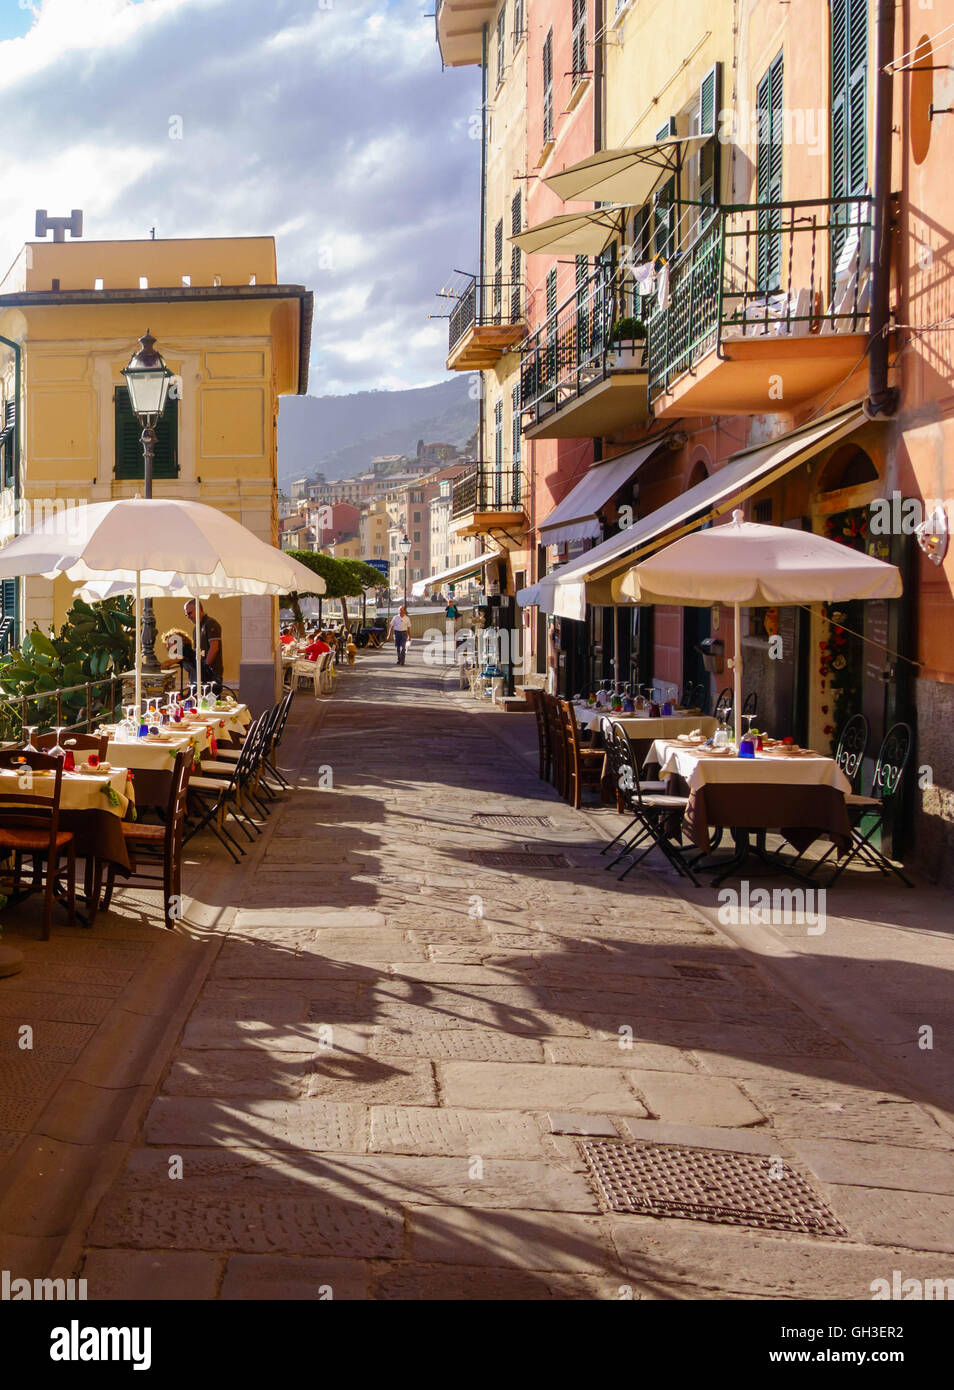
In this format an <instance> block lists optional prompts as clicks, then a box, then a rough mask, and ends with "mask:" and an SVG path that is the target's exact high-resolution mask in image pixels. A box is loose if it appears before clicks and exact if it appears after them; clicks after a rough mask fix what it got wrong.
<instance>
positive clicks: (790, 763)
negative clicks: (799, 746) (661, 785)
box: [646, 739, 851, 794]
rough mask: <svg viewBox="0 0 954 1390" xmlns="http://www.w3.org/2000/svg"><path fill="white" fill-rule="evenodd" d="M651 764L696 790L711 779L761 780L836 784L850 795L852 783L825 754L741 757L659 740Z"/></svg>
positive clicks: (806, 785)
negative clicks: (822, 755) (701, 750)
mask: <svg viewBox="0 0 954 1390" xmlns="http://www.w3.org/2000/svg"><path fill="white" fill-rule="evenodd" d="M646 762H647V764H648V763H658V765H659V771H660V775H661V776H662V777H668V776H670V775H671V774H672V773H676V774H678V776H680V777H681V778H683V780H684V781H685V782H686V783H688V786H689V790H690V791H691V792H692V791H696V790H697V789H698V788H699V787H702V786H704V785H705V784H706V783H710V782H736V783H738V782H759V783H766V782H769V783H778V784H780V785H785V784H786V783H787V784H788V785H796V786H802V787H808V786H818V787H834V788H835V789H836V791H840V792H844V793H845V794H847V793H848V792H850V791H851V783H850V782H849V780H848V778H847V777H846V776H845V774H844V773H843V772H842V770H841V768H840V767H839V766H838V764H837V763H836V762H835V760H834V758H823V757H821V756H810V757H809V756H800V755H797V754H796V755H793V756H792V757H771V756H766V755H765V754H761V755H760V754H756V756H755V757H754V758H739V757H734V756H732V755H731V754H725V753H722V754H716V755H714V756H708V757H707V756H705V755H704V754H700V753H699V752H698V751H697V750H696V749H693V748H687V747H685V745H683V744H679V743H671V742H669V741H668V740H667V739H657V740H656V742H655V743H654V744H653V746H652V748H650V750H649V753H648V755H647V757H646Z"/></svg>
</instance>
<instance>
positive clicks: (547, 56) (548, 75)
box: [543, 29, 553, 145]
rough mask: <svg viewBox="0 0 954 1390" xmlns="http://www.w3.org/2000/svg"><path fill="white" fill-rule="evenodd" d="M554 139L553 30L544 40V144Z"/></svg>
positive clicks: (549, 31)
mask: <svg viewBox="0 0 954 1390" xmlns="http://www.w3.org/2000/svg"><path fill="white" fill-rule="evenodd" d="M552 139H553V30H552V29H549V30H548V31H547V36H546V38H545V39H544V40H543V143H544V144H545V145H548V144H549V143H550V141H551V140H552Z"/></svg>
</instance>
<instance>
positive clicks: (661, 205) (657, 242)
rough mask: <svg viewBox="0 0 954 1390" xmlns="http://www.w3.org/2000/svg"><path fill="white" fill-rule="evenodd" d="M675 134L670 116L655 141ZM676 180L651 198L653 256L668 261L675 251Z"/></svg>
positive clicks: (671, 180) (669, 181)
mask: <svg viewBox="0 0 954 1390" xmlns="http://www.w3.org/2000/svg"><path fill="white" fill-rule="evenodd" d="M675 133H676V121H675V117H673V116H670V118H669V120H668V121H667V122H666V124H665V125H664V126H663V128H662V129H661V130H660V131H658V132H657V135H656V139H657V140H669V139H670V138H671V137H672V136H674V135H675ZM675 204H676V180H675V178H671V179H667V180H666V182H665V183H664V184H663V185H662V187H661V188H660V189H659V190H658V192H657V193H656V194H655V196H654V197H653V255H654V256H662V257H663V258H664V259H666V260H668V259H669V257H670V256H671V255H672V254H673V252H674V251H675V249H676V206H675Z"/></svg>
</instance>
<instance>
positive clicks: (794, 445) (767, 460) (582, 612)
mask: <svg viewBox="0 0 954 1390" xmlns="http://www.w3.org/2000/svg"><path fill="white" fill-rule="evenodd" d="M866 421H867V417H866V416H865V414H864V412H863V410H862V409H861V407H860V406H859V405H857V404H855V405H850V406H846V407H844V408H843V409H841V410H838V411H835V412H833V413H832V414H831V415H827V416H825V417H823V418H822V419H821V420H814V421H812V422H811V423H810V424H808V425H803V426H802V427H801V428H800V429H798V430H793V431H792V432H791V433H790V434H786V435H782V436H780V437H779V438H778V439H774V440H772V441H771V443H768V444H760V445H757V446H756V447H755V448H751V449H744V450H742V451H741V452H740V453H738V454H733V456H732V458H731V459H730V460H729V462H728V463H727V464H726V465H725V467H724V468H720V469H719V470H718V472H716V473H711V474H710V475H709V477H708V478H705V479H703V481H702V482H701V483H697V484H696V486H695V487H693V488H690V489H689V491H688V492H685V493H682V494H681V495H680V496H679V497H675V498H673V500H672V501H671V502H667V503H666V504H665V505H664V506H662V507H657V508H656V510H655V511H654V512H650V514H649V516H645V517H643V518H642V519H641V520H640V521H637V522H635V523H634V525H632V526H630V527H628V528H626V529H625V530H622V531H617V532H615V533H614V534H613V535H612V536H610V537H609V538H608V539H607V540H605V541H603V542H602V543H601V544H600V545H597V546H594V548H593V549H592V550H588V551H587V552H586V554H585V555H581V556H580V557H579V559H577V560H573V561H571V562H570V564H568V565H566V566H564V567H563V569H561V570H560V572H559V574H555V575H552V576H547V577H546V578H544V579H542V580H540V581H539V583H538V585H537V586H535V587H537V588H538V589H539V590H540V592H539V595H538V598H537V603H538V605H539V607H541V608H545V609H546V610H547V612H549V613H556V614H559V616H560V617H563V618H575V619H576V620H577V621H580V622H582V621H583V619H584V618H585V617H586V605H587V603H600V604H612V603H627V602H631V600H629V599H627V597H626V595H625V594H624V593H623V592H622V591H621V590H620V588H619V586H618V583H614V582H613V580H614V578H615V579H617V580H618V579H619V578H620V577H621V575H620V571H622V570H625V569H628V568H629V567H630V566H631V565H632V564H633V563H634V562H635V561H636V560H638V559H641V558H642V557H643V555H645V554H649V553H650V552H651V551H653V550H656V549H658V547H659V546H660V545H662V544H664V543H667V544H668V542H670V541H673V540H675V539H676V538H677V536H679V535H682V534H683V533H684V532H685V531H691V530H694V529H695V528H696V527H697V526H701V525H702V524H703V523H704V522H706V521H714V520H715V519H716V518H717V517H720V516H723V515H724V514H725V513H726V512H729V511H732V509H733V508H734V507H737V506H738V505H739V503H740V502H743V501H744V500H745V499H746V498H747V497H751V496H752V495H753V493H756V492H761V491H762V489H763V488H765V487H768V486H770V485H771V484H772V483H774V482H775V481H776V479H778V478H781V477H783V476H784V475H785V474H786V473H788V472H790V471H791V469H793V468H795V467H796V466H797V465H798V464H799V463H801V462H803V461H804V460H805V459H806V458H810V457H811V455H812V454H817V453H818V452H819V450H821V449H824V448H826V447H827V446H828V445H830V444H834V443H836V442H837V441H838V440H839V439H843V438H844V437H845V436H846V435H849V434H851V433H852V431H853V430H856V429H858V428H859V427H860V426H861V425H863V424H865V423H866Z"/></svg>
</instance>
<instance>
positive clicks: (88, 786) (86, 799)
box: [0, 767, 134, 819]
mask: <svg viewBox="0 0 954 1390" xmlns="http://www.w3.org/2000/svg"><path fill="white" fill-rule="evenodd" d="M54 781H55V775H54V774H53V773H52V772H50V773H44V772H34V774H33V785H32V786H26V785H24V783H23V782H22V781H21V774H20V773H19V772H14V771H12V770H11V771H4V772H0V791H2V792H4V793H6V794H8V795H9V794H13V793H15V792H17V791H25V792H27V793H28V794H29V795H30V796H47V797H52V795H53V785H54ZM106 787H112V789H113V792H114V793H115V797H111V796H110V795H109V794H108V792H106V791H105V790H104V789H105V788H106ZM133 799H134V797H133V792H132V783H131V782H127V779H126V769H125V767H114V768H112V769H111V771H109V772H102V773H99V774H98V775H96V776H93V775H92V774H91V773H84V772H64V773H63V781H62V784H61V788H60V810H61V811H111V812H112V814H113V815H115V816H119V817H120V819H122V817H123V816H124V815H125V814H126V807H127V806H128V805H129V803H130V801H132V800H133Z"/></svg>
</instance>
